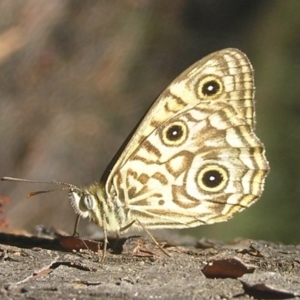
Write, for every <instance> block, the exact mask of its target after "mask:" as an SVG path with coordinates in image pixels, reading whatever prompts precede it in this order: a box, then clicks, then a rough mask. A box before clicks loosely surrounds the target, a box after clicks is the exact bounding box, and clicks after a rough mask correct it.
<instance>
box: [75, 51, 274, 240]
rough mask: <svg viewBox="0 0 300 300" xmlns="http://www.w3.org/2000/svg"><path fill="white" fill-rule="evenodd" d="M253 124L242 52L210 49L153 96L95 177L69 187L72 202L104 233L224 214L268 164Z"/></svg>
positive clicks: (254, 195)
mask: <svg viewBox="0 0 300 300" xmlns="http://www.w3.org/2000/svg"><path fill="white" fill-rule="evenodd" d="M254 123H255V115H254V83H253V70H252V66H251V64H250V62H249V60H248V58H247V57H246V55H245V54H243V53H242V52H241V51H239V50H237V49H224V50H221V51H218V52H215V53H213V54H210V55H208V56H207V57H205V58H203V59H202V60H200V61H198V62H197V63H195V64H194V65H192V66H191V67H190V68H188V69H187V70H186V71H184V72H183V73H182V74H181V75H179V77H178V78H176V79H175V80H174V81H173V82H172V83H171V84H170V86H169V87H168V88H167V89H166V90H165V91H164V92H163V93H162V94H161V95H160V96H159V97H158V99H157V100H156V101H155V102H154V104H153V105H152V107H151V108H150V109H149V111H148V112H147V114H146V115H145V117H144V119H143V120H142V121H141V123H140V124H139V126H138V127H137V129H136V131H135V132H134V133H133V135H132V136H131V138H130V139H129V141H128V143H127V144H126V145H125V147H124V148H123V149H122V150H123V151H122V153H121V154H120V155H119V156H117V157H116V159H115V161H114V164H112V165H110V167H109V170H108V172H106V173H105V176H103V178H102V180H101V181H100V183H96V184H94V185H92V186H91V187H88V188H83V189H78V188H73V189H72V188H71V192H70V199H71V203H72V205H73V207H74V209H75V211H76V213H77V214H78V215H79V216H81V217H83V218H86V217H88V218H89V219H90V220H91V221H93V222H95V223H96V224H98V225H99V226H100V227H102V228H103V230H104V233H105V235H106V232H107V231H112V232H116V233H119V232H122V231H125V230H127V229H130V228H132V227H136V228H142V227H143V228H148V229H154V228H190V227H195V226H199V225H202V224H211V223H215V222H221V221H225V220H227V219H229V218H230V217H231V216H232V215H233V214H234V213H235V212H238V211H241V210H243V209H244V208H246V207H248V206H250V205H251V204H252V203H254V202H255V201H256V200H257V199H258V197H259V196H260V195H261V193H262V191H263V187H264V180H265V178H266V176H267V174H268V171H269V165H268V162H267V159H266V157H265V150H264V146H263V144H262V143H261V142H260V140H259V139H258V138H257V137H256V135H255V133H254ZM141 226H142V227H141Z"/></svg>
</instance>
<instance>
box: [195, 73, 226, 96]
mask: <svg viewBox="0 0 300 300" xmlns="http://www.w3.org/2000/svg"><path fill="white" fill-rule="evenodd" d="M197 86H198V94H199V97H200V98H204V99H216V98H218V97H219V95H221V94H222V93H223V91H224V85H223V82H222V80H221V79H219V78H218V77H217V76H213V75H209V76H206V77H204V78H201V79H200V80H199V84H198V85H197Z"/></svg>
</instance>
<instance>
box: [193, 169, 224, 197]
mask: <svg viewBox="0 0 300 300" xmlns="http://www.w3.org/2000/svg"><path fill="white" fill-rule="evenodd" d="M228 180H229V176H228V171H227V169H226V168H225V167H224V166H220V165H206V166H204V167H202V168H201V169H200V170H199V172H198V175H197V182H198V186H199V188H200V189H201V190H203V191H205V192H220V191H222V190H223V189H224V188H225V187H226V186H227V184H228Z"/></svg>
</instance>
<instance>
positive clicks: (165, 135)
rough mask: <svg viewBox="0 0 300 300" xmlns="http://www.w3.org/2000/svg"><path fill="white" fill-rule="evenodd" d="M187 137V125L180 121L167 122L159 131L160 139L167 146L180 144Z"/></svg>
mask: <svg viewBox="0 0 300 300" xmlns="http://www.w3.org/2000/svg"><path fill="white" fill-rule="evenodd" d="M187 137H188V128H187V125H186V124H185V123H184V122H182V121H175V122H172V123H170V124H168V125H167V126H166V127H165V128H164V129H163V130H162V132H161V140H162V142H163V143H164V144H165V145H167V146H179V145H182V144H183V143H184V142H185V141H186V139H187Z"/></svg>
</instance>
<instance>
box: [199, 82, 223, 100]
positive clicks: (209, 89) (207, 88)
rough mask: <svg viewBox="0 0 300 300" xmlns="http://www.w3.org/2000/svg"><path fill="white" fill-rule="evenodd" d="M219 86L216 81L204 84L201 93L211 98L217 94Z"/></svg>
mask: <svg viewBox="0 0 300 300" xmlns="http://www.w3.org/2000/svg"><path fill="white" fill-rule="evenodd" d="M219 90H220V84H219V83H218V82H217V81H216V80H211V81H208V82H205V84H203V86H202V93H203V95H206V96H212V95H215V94H217V93H218V91H219Z"/></svg>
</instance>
